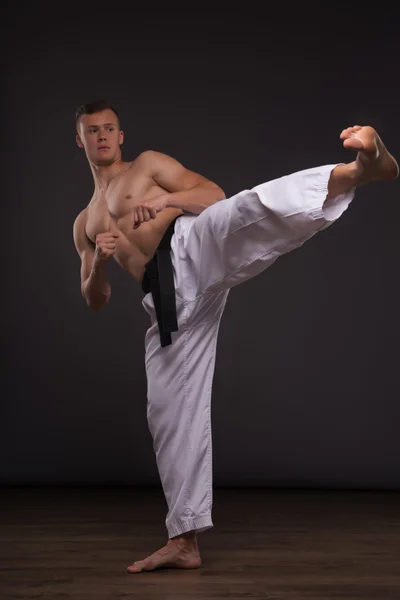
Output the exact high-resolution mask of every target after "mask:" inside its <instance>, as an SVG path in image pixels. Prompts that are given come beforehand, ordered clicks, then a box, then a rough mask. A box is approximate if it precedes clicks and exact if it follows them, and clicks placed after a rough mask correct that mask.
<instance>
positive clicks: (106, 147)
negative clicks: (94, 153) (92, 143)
mask: <svg viewBox="0 0 400 600" xmlns="http://www.w3.org/2000/svg"><path fill="white" fill-rule="evenodd" d="M97 150H110V146H99V147H98V148H97Z"/></svg>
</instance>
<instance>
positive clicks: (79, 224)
mask: <svg viewBox="0 0 400 600" xmlns="http://www.w3.org/2000/svg"><path fill="white" fill-rule="evenodd" d="M87 216H88V207H86V208H84V209H83V210H81V212H80V213H79V214H78V216H77V217H76V218H75V221H74V224H73V238H74V242H75V246H76V248H77V249H78V251H82V250H85V249H86V248H87V247H88V246H91V243H90V240H89V238H88V237H87V235H86V223H87Z"/></svg>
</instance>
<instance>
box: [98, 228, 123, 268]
mask: <svg viewBox="0 0 400 600" xmlns="http://www.w3.org/2000/svg"><path fill="white" fill-rule="evenodd" d="M118 237H119V233H116V232H111V231H106V232H105V233H99V234H98V235H96V250H95V253H94V255H95V260H97V261H102V260H108V259H109V258H110V256H112V255H113V254H114V252H115V248H116V241H115V240H116V239H117V238H118Z"/></svg>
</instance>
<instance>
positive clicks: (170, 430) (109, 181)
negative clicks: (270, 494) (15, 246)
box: [73, 103, 399, 573]
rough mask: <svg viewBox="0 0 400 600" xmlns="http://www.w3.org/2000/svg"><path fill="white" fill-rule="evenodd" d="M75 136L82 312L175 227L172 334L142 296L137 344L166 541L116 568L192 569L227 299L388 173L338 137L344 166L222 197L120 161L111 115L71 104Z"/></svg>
mask: <svg viewBox="0 0 400 600" xmlns="http://www.w3.org/2000/svg"><path fill="white" fill-rule="evenodd" d="M76 127H77V135H76V141H77V144H78V146H79V147H80V148H83V149H84V151H85V153H86V157H87V159H88V162H89V165H90V168H91V170H92V173H93V179H94V193H93V196H92V198H91V200H90V202H89V204H88V205H87V207H86V208H84V209H83V210H82V212H80V214H79V215H78V216H77V218H76V220H75V222H74V226H73V235H74V241H75V246H76V249H77V251H78V253H79V256H80V259H81V289H82V294H83V297H84V299H85V300H86V302H87V304H88V306H89V307H91V308H93V309H94V310H96V311H97V310H99V309H101V308H102V307H103V306H104V305H105V304H106V303H107V302H108V301H109V300H110V295H111V289H110V284H109V283H108V281H107V274H106V264H107V260H109V259H110V258H111V257H113V258H114V259H115V260H116V261H117V262H118V263H119V264H120V265H121V267H122V268H123V269H125V270H126V271H127V272H128V274H129V275H131V276H132V277H133V278H134V279H135V280H136V281H137V282H138V284H140V285H141V284H142V280H143V277H144V274H145V270H146V264H147V263H149V261H150V260H151V259H152V258H153V256H154V255H155V253H156V251H157V248H158V246H159V244H160V242H161V240H162V239H163V236H164V234H165V233H166V231H167V230H168V228H170V225H171V224H172V225H173V227H174V232H173V237H172V239H171V241H170V256H171V260H172V264H173V273H174V276H173V277H174V286H175V293H176V314H177V323H178V329H177V330H172V331H173V332H172V334H171V335H172V341H171V342H170V343H167V345H165V344H164V345H162V344H161V343H160V332H161V328H159V326H158V322H157V316H156V311H155V304H154V297H153V296H152V294H151V293H146V294H145V296H144V298H143V307H144V309H145V310H146V312H147V313H148V315H149V317H150V321H151V325H150V327H149V329H148V331H147V333H146V340H145V365H146V375H147V383H148V398H147V406H148V412H147V415H148V425H149V430H150V432H151V435H152V437H153V442H154V450H155V454H156V460H157V466H158V470H159V473H160V478H161V482H162V486H163V490H164V494H165V497H166V500H167V504H168V509H169V510H168V515H167V518H166V527H167V531H168V538H169V539H168V542H167V544H166V546H165V547H164V548H162V549H161V550H159V551H157V552H155V553H154V554H152V555H150V556H149V557H147V558H146V559H144V560H141V561H137V562H134V563H133V564H132V565H130V566H129V567H127V570H128V572H129V573H138V572H141V571H149V570H153V569H157V568H160V567H164V568H165V567H177V568H186V569H193V568H198V567H199V566H200V565H201V559H200V554H199V549H198V545H197V534H198V533H200V532H203V531H206V530H207V529H210V528H211V527H212V526H213V524H212V520H211V510H212V458H211V424H210V400H211V386H212V378H213V373H214V364H215V348H216V340H217V335H218V328H219V322H220V319H221V316H222V313H223V310H224V307H225V302H226V299H227V296H228V293H229V290H230V288H232V287H234V286H235V285H238V284H240V283H241V282H243V281H246V280H248V279H250V278H251V277H254V276H256V275H257V274H259V273H261V272H262V271H264V270H265V269H267V268H268V267H269V266H270V265H271V264H272V263H273V262H274V261H275V260H276V259H277V258H278V257H279V256H281V255H282V254H284V253H287V252H290V251H291V250H294V249H295V248H298V247H299V246H300V245H302V244H303V243H304V242H305V241H306V240H308V239H309V238H311V237H312V236H313V235H314V234H315V233H317V232H318V231H321V230H323V229H325V228H326V227H328V226H330V225H331V224H332V223H334V222H335V221H336V220H337V219H338V218H339V217H340V216H341V214H342V213H343V212H344V211H345V210H346V208H347V207H348V205H349V204H350V202H351V201H352V199H353V197H354V195H355V190H356V188H357V187H359V186H361V185H365V184H368V183H370V182H373V181H382V180H390V179H395V178H396V177H397V176H398V173H399V168H398V164H397V162H396V160H395V159H394V158H393V156H392V155H391V154H390V153H389V152H388V151H387V150H386V148H385V146H384V145H383V143H382V140H381V139H380V137H379V135H378V134H377V132H376V131H375V130H374V129H373V128H372V127H369V126H362V127H361V126H354V127H349V128H347V129H344V130H343V131H342V132H341V134H340V138H341V139H342V140H343V145H344V147H345V148H347V149H349V150H352V151H355V153H356V154H355V156H354V158H355V160H353V161H352V162H350V163H348V164H334V165H325V166H321V167H315V168H312V169H307V170H305V171H301V172H298V173H293V174H290V175H287V176H285V177H281V178H279V179H276V180H272V181H270V182H266V183H262V184H260V185H257V186H256V187H254V188H253V189H251V190H243V191H241V192H239V193H238V194H236V195H235V196H233V197H231V198H229V199H226V198H225V194H224V192H223V190H222V189H221V188H220V187H219V186H218V185H217V184H215V183H214V182H212V181H209V180H208V179H206V178H205V177H202V176H201V175H199V174H198V173H195V172H193V171H190V170H188V169H186V168H185V167H184V166H183V165H182V164H180V163H179V162H178V161H176V160H175V159H174V158H171V157H170V156H167V155H165V154H162V153H159V152H156V151H145V152H142V153H141V154H139V155H138V156H137V157H136V158H135V159H134V160H133V161H131V162H124V161H123V160H122V158H121V145H122V143H123V139H124V133H123V131H122V130H121V128H120V122H119V117H118V114H117V112H116V110H115V109H114V108H113V107H111V106H110V105H107V104H104V103H93V104H90V105H82V106H81V107H79V109H78V111H77V116H76ZM177 217H179V218H177ZM172 225H171V226H172Z"/></svg>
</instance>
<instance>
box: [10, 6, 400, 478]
mask: <svg viewBox="0 0 400 600" xmlns="http://www.w3.org/2000/svg"><path fill="white" fill-rule="evenodd" d="M190 8H191V7H190V6H189V5H188V7H187V11H186V12H184V13H183V12H180V13H176V14H174V12H173V10H172V9H171V11H170V12H168V9H167V8H165V9H164V10H163V11H162V12H160V11H159V9H155V8H154V10H153V8H152V7H150V8H149V9H148V11H147V12H144V9H143V8H137V4H135V3H130V4H126V5H121V4H115V6H113V5H110V4H109V5H105V6H104V7H103V6H100V5H92V6H90V7H86V8H82V6H79V5H71V6H70V7H65V8H64V9H62V8H61V9H60V6H59V5H58V4H57V3H54V6H53V7H51V5H46V6H44V5H43V6H42V5H38V4H35V5H34V6H28V5H26V6H25V5H24V6H22V5H21V6H18V5H13V8H12V10H11V8H10V9H9V13H8V20H7V22H6V24H5V23H3V27H5V26H6V31H5V34H6V37H5V39H4V44H5V48H6V51H7V52H6V54H4V53H3V64H4V70H3V73H4V82H5V92H4V95H3V131H4V136H3V141H4V145H3V167H4V168H5V170H4V175H3V181H4V182H5V183H6V185H5V187H4V189H3V194H4V196H3V211H4V212H3V216H5V219H4V220H3V222H2V224H3V232H4V234H5V240H6V248H5V250H6V252H5V253H3V259H4V260H3V294H2V296H3V297H2V302H3V310H2V332H3V341H4V345H3V360H2V365H3V381H4V386H3V390H4V394H2V401H1V411H2V413H1V421H0V423H1V425H0V440H1V441H0V444H1V446H0V450H1V464H0V481H1V483H3V484H9V483H11V484H14V483H32V484H34V483H37V484H41V483H46V484H47V483H66V484H69V483H71V484H74V483H85V484H87V483H88V484H91V483H105V484H108V483H109V484H149V485H152V484H157V485H158V481H159V480H158V474H157V470H156V465H155V459H154V455H153V451H152V443H151V438H150V434H149V432H148V429H147V423H146V381H145V373H144V364H143V352H144V345H143V338H144V333H145V331H146V328H147V326H148V319H147V315H146V313H145V312H144V310H143V309H142V307H141V300H142V293H141V290H140V289H139V287H138V286H137V285H136V284H135V283H134V282H133V281H131V280H129V278H128V277H127V275H126V274H125V273H123V272H122V271H120V270H119V269H118V267H117V265H116V264H110V265H109V277H110V282H111V286H112V290H113V296H112V301H111V303H110V304H109V305H108V306H107V307H106V308H105V309H103V310H102V311H101V312H99V313H94V312H91V311H90V309H88V308H87V307H86V305H85V303H84V301H83V299H82V297H81V295H80V281H79V257H78V255H77V253H76V250H75V248H74V244H73V239H72V224H73V221H74V219H75V217H76V215H77V214H78V212H79V211H80V210H81V209H82V208H83V207H84V206H86V204H87V203H88V201H89V199H90V197H91V194H92V187H93V184H92V176H91V172H90V169H89V166H88V164H87V162H86V158H85V156H84V154H83V152H82V151H81V150H79V149H78V147H77V146H76V144H75V131H74V111H75V108H76V106H77V105H78V104H80V103H81V102H89V101H92V100H94V99H98V98H105V99H107V100H109V101H110V102H112V103H114V104H115V105H116V107H117V108H119V110H120V113H121V118H122V125H123V129H124V131H125V136H126V137H125V144H124V152H123V157H124V158H125V159H126V160H131V159H133V158H134V157H135V156H136V155H137V154H138V153H139V152H141V151H142V150H145V149H155V150H159V151H161V152H166V153H167V154H170V155H171V156H174V157H175V158H177V159H178V160H179V161H181V162H182V163H183V164H184V165H185V166H187V167H188V168H190V169H193V170H195V171H198V172H200V173H202V174H203V175H205V176H207V177H209V178H210V179H213V180H215V181H216V182H217V183H218V184H219V185H221V187H223V188H224V190H225V192H226V194H227V196H230V195H233V194H234V193H236V192H238V191H240V190H242V189H244V188H249V187H253V186H254V185H257V184H258V183H261V182H262V181H266V180H268V179H273V178H275V177H279V176H281V175H285V174H287V173H290V172H293V171H296V170H300V169H306V168H309V167H312V166H316V165H319V164H324V163H335V162H340V161H345V162H347V161H350V160H352V159H353V155H352V154H351V153H349V152H348V151H346V150H345V149H343V147H342V142H341V140H340V139H339V134H340V131H341V130H342V128H343V127H347V126H348V125H353V124H356V123H358V124H370V125H372V126H374V127H376V128H377V129H378V131H379V132H380V133H381V135H382V137H383V139H384V141H385V142H386V144H387V146H388V147H389V149H390V150H391V152H392V153H393V154H395V156H397V158H399V157H400V142H399V116H398V111H399V106H400V93H399V77H398V59H399V55H400V52H399V51H400V46H399V42H398V39H399V38H398V13H397V14H393V13H391V14H390V15H386V18H382V19H381V20H380V19H379V16H377V15H376V13H375V14H374V15H366V14H365V13H364V14H363V15H360V14H357V13H356V12H355V11H353V13H349V12H348V11H347V12H345V13H343V14H341V13H337V12H336V13H335V11H333V10H331V9H330V11H331V14H330V15H324V14H323V11H322V10H321V8H319V9H318V10H316V11H311V12H310V14H308V15H306V14H301V13H300V12H298V13H296V14H294V13H290V11H289V9H288V8H285V10H284V11H282V15H280V16H278V15H275V16H274V17H272V16H271V15H270V14H269V13H268V11H267V17H261V15H259V14H255V13H254V12H250V10H249V12H248V13H247V14H246V13H245V12H244V11H245V10H246V8H245V7H244V6H241V10H240V12H237V13H235V12H232V10H230V11H229V12H226V13H225V14H223V13H216V12H215V11H214V12H201V11H200V10H199V8H198V7H197V9H196V8H195V7H194V6H193V7H192V9H193V13H190ZM263 8H264V9H265V8H266V7H265V6H264V7H263ZM56 10H57V11H58V12H56ZM285 11H286V14H284V12H285ZM399 191H400V184H399V180H397V181H396V182H392V183H376V184H373V185H370V186H367V187H365V188H361V189H359V190H358V192H357V194H356V198H355V200H354V202H353V204H352V205H351V206H350V208H349V209H348V211H346V212H345V213H344V215H343V216H342V217H341V219H340V220H339V221H338V222H337V223H335V224H334V225H333V226H332V227H331V228H329V229H327V230H325V231H324V232H322V233H321V234H318V235H317V236H316V237H314V238H313V239H312V240H310V241H309V242H307V244H305V245H304V246H303V247H302V248H300V249H298V250H296V251H295V252H292V253H291V254H289V255H286V256H284V257H282V258H280V259H279V260H278V261H277V262H276V263H275V264H274V265H273V266H272V267H271V268H270V269H269V270H268V271H266V272H265V273H263V274H262V275H260V276H259V277H257V278H255V279H253V280H251V281H249V282H247V283H245V284H243V285H242V286H240V287H237V288H235V289H234V290H232V292H231V294H230V297H229V301H228V305H227V308H226V312H225V315H224V317H223V320H222V324H221V331H220V336H219V342H218V358H217V367H216V373H215V379H214V393H213V413H212V415H213V436H214V469H215V485H216V486H224V485H231V484H234V485H265V486H279V487H288V486H294V487H321V488H322V487H329V488H339V487H340V488H390V489H395V488H397V489H399V488H400V468H399V462H400V461H399V458H400V436H399V422H400V408H399V399H400V384H399V379H398V372H399V366H398V365H399V360H398V359H399V351H398V340H399V334H400V326H399V322H400V318H399V305H400V302H399V300H400V295H399V291H398V274H399V267H398V264H399V256H400V253H399V243H398V242H399V219H400V203H399ZM166 402H168V398H166Z"/></svg>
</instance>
